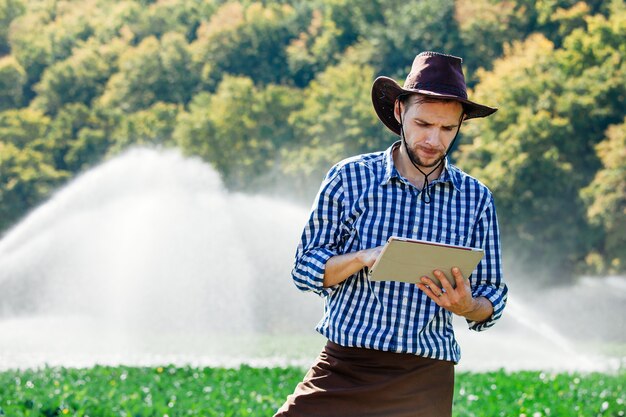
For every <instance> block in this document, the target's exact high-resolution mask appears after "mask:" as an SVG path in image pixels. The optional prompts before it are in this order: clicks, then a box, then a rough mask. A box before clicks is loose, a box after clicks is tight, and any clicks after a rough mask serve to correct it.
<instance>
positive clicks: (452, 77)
mask: <svg viewBox="0 0 626 417" xmlns="http://www.w3.org/2000/svg"><path fill="white" fill-rule="evenodd" d="M462 62H463V60H462V59H461V58H459V57H456V56H452V55H446V54H440V53H438V52H430V51H429V52H422V53H421V54H419V55H417V56H416V57H415V60H414V61H413V66H412V67H411V72H410V73H409V75H408V76H407V77H406V80H405V81H404V86H403V87H400V85H399V84H398V83H397V82H395V81H394V80H392V79H391V78H389V77H378V78H376V80H374V84H373V85H372V103H373V104H374V109H375V110H376V114H377V115H378V118H379V119H380V120H381V121H382V122H383V123H384V124H385V126H387V127H388V128H389V129H391V131H392V132H393V133H395V134H396V135H399V134H400V123H398V121H397V120H396V117H395V115H394V105H395V103H396V99H397V98H398V97H399V96H401V95H405V94H414V93H419V94H423V95H427V96H432V97H437V98H442V99H452V100H456V101H458V102H460V103H461V104H462V105H463V111H464V112H465V118H466V119H473V118H476V117H486V116H489V115H490V114H493V113H495V112H496V111H497V110H498V109H496V108H494V107H489V106H485V105H482V104H478V103H474V102H473V101H470V100H468V99H467V87H466V86H465V77H464V76H463V69H462V68H461V63H462Z"/></svg>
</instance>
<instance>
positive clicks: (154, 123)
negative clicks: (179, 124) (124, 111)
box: [109, 102, 182, 153]
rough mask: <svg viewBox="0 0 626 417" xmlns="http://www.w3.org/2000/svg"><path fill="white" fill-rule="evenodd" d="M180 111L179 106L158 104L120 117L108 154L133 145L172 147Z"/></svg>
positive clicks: (180, 107)
mask: <svg viewBox="0 0 626 417" xmlns="http://www.w3.org/2000/svg"><path fill="white" fill-rule="evenodd" d="M181 111H182V106H180V105H177V104H170V103H163V102H158V103H156V104H154V105H153V106H152V107H149V108H147V109H145V110H140V111H138V112H135V113H132V114H129V115H127V116H120V120H119V122H118V123H117V124H116V127H115V129H114V130H113V133H112V139H113V144H112V145H111V148H110V150H109V152H111V153H118V152H120V151H122V150H124V149H126V148H127V147H129V146H133V145H139V146H141V145H151V146H154V145H157V146H172V145H174V141H173V138H172V136H173V133H174V129H175V127H176V119H177V116H178V114H179V112H181Z"/></svg>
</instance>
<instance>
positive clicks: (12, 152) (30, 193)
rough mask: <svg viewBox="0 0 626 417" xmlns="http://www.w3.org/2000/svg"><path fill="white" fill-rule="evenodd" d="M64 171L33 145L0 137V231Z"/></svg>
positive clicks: (60, 178)
mask: <svg viewBox="0 0 626 417" xmlns="http://www.w3.org/2000/svg"><path fill="white" fill-rule="evenodd" d="M65 178H67V173H66V172H62V171H57V170H55V169H54V167H52V166H51V165H50V164H49V163H48V162H47V158H46V156H45V155H44V154H43V153H41V152H38V151H36V150H34V149H29V148H26V149H19V148H18V147H17V146H15V145H14V144H12V143H9V142H4V141H0V231H4V230H6V228H7V227H8V226H9V225H11V224H12V223H13V222H14V221H15V220H17V218H18V217H19V216H21V215H22V214H23V213H25V212H27V211H28V210H30V209H31V208H33V207H34V206H35V205H37V204H39V203H40V202H41V201H42V200H43V199H44V198H46V197H47V196H48V195H49V194H50V192H51V191H52V190H53V189H54V188H55V187H57V186H58V185H59V184H60V183H61V181H63V180H64V179H65Z"/></svg>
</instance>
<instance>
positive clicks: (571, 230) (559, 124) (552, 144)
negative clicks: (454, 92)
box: [460, 6, 626, 279]
mask: <svg viewBox="0 0 626 417" xmlns="http://www.w3.org/2000/svg"><path fill="white" fill-rule="evenodd" d="M624 16H625V14H624V7H623V6H622V7H621V8H620V7H614V9H613V11H612V13H611V16H610V18H609V19H607V18H605V17H604V16H602V15H596V16H592V17H588V18H587V19H586V21H587V28H586V29H585V30H583V29H576V30H574V31H573V32H572V33H571V34H570V35H569V36H568V37H566V38H565V39H564V41H563V48H562V49H555V47H554V45H553V44H552V42H550V41H548V40H547V39H546V38H545V37H543V36H541V35H535V36H532V37H530V38H528V39H527V40H526V41H525V42H523V43H514V44H513V46H512V47H509V48H505V54H504V57H503V58H501V59H498V60H496V61H495V63H494V65H493V70H492V71H490V72H486V71H482V72H479V77H480V83H479V84H478V86H477V87H476V91H475V92H474V98H475V99H476V100H477V101H479V102H485V103H491V104H495V105H498V106H500V107H501V110H500V111H499V112H497V113H496V114H495V115H493V116H491V117H489V118H488V119H486V120H483V121H472V122H471V123H468V128H467V130H466V134H467V135H468V136H469V139H470V142H471V143H470V144H468V145H466V146H464V147H461V150H462V152H461V157H460V164H461V165H462V166H463V167H464V168H466V169H468V170H469V171H470V172H471V173H473V174H474V175H476V176H477V177H479V178H481V179H483V180H484V181H485V182H486V183H487V184H488V185H490V186H491V187H492V189H493V190H494V193H495V195H496V198H497V201H498V209H499V214H500V217H501V219H502V224H503V237H504V238H505V240H506V242H507V244H508V246H509V247H511V248H513V247H514V248H516V249H517V250H516V252H515V253H516V256H515V257H516V258H517V260H519V261H520V262H521V263H526V267H528V269H529V270H530V272H532V273H539V272H540V271H537V270H534V271H533V268H535V267H536V266H539V265H540V266H541V267H542V268H545V270H544V271H543V272H544V273H545V276H546V277H548V276H549V277H550V279H555V278H557V277H566V278H567V277H569V276H571V275H572V274H573V273H574V272H582V271H584V269H585V261H584V259H585V257H586V254H587V253H588V252H589V251H591V250H592V248H593V247H594V246H595V245H597V244H598V239H599V238H598V237H597V236H596V234H595V233H594V231H595V230H594V228H593V226H592V225H590V224H589V222H588V221H587V218H586V215H585V212H586V208H585V204H584V203H583V201H582V199H581V198H580V195H579V191H578V190H579V189H581V188H582V187H584V186H585V185H587V184H588V183H589V182H590V181H591V180H592V179H593V176H594V174H595V172H596V170H597V169H598V168H599V166H600V163H599V160H598V157H597V156H596V154H595V152H594V146H595V145H596V144H597V143H598V142H600V141H601V140H602V139H603V133H602V132H604V130H606V128H607V126H608V125H609V124H612V123H616V122H619V121H621V118H622V117H623V97H625V96H626V90H625V89H626V86H625V85H624V83H623V80H624V79H626V72H625V70H626V66H625V65H624V64H623V60H622V59H621V56H623V54H624V52H625V51H624V45H623V42H621V41H620V39H622V40H623V39H624V36H626V25H625V24H624V23H623V22H624V21H625V20H624ZM554 219H558V222H557V221H554ZM530 259H532V260H533V262H532V263H530V262H526V261H528V260H530ZM566 278H565V279H566Z"/></svg>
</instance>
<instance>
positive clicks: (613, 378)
mask: <svg viewBox="0 0 626 417" xmlns="http://www.w3.org/2000/svg"><path fill="white" fill-rule="evenodd" d="M304 372H305V371H304V370H303V369H302V368H297V367H289V368H253V367H249V366H242V367H240V368H238V369H224V368H194V367H176V366H166V367H154V368H148V367H126V366H119V367H103V366H96V367H94V368H88V369H72V368H43V369H39V370H20V371H5V372H1V373H0V416H3V417H4V416H7V417H20V416H47V417H50V416H91V417H107V416H121V417H148V416H155V417H156V416H158V417H164V416H168V417H176V416H181V417H182V416H255V417H262V416H271V415H272V414H273V413H274V411H275V410H276V409H277V408H278V407H279V406H280V405H281V404H282V403H283V401H284V400H285V398H286V396H287V395H289V394H290V393H291V392H292V391H293V388H294V387H295V385H296V384H297V383H298V382H299V381H300V380H301V378H302V376H303V375H304ZM625 392H626V372H625V371H620V372H618V373H616V374H611V375H607V374H600V373H590V374H576V373H574V374H551V373H544V372H531V371H523V372H514V373H507V372H504V371H497V372H488V373H468V372H462V373H458V374H457V377H456V393H455V400H454V415H455V416H456V417H471V416H486V417H490V416H516V417H524V416H525V417H541V416H563V417H595V416H602V417H606V416H615V417H617V416H625V415H626V414H625V413H626V394H625Z"/></svg>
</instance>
